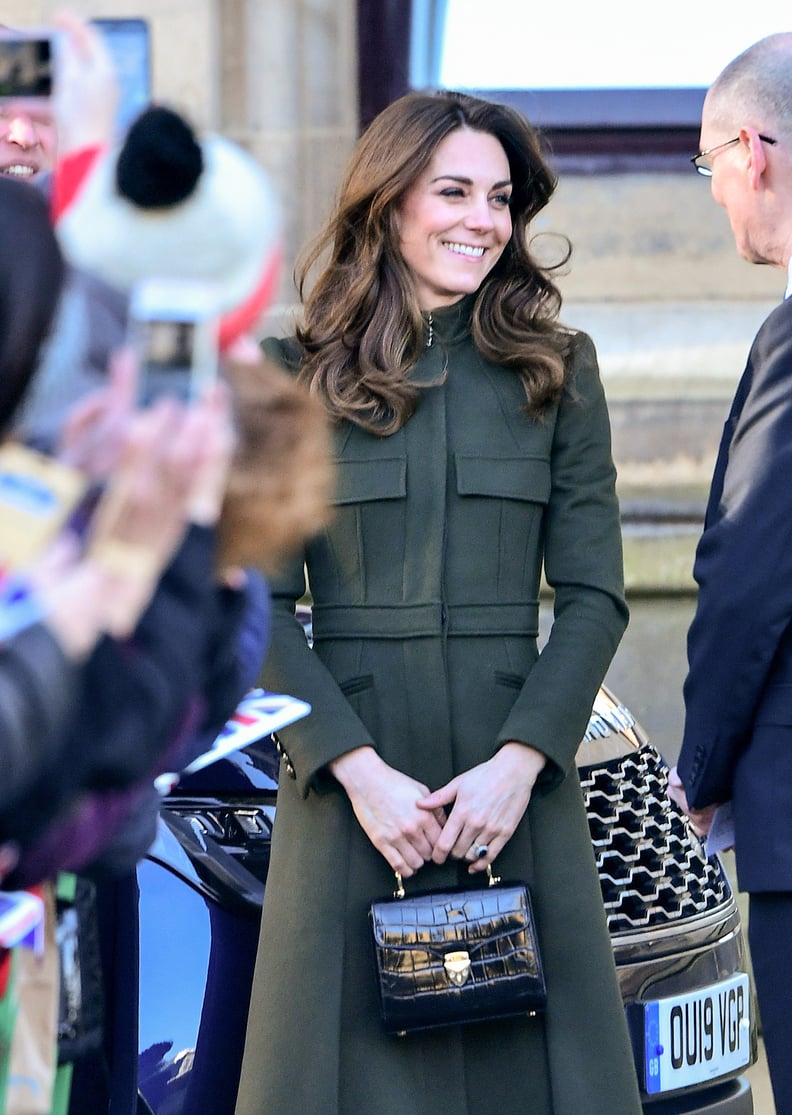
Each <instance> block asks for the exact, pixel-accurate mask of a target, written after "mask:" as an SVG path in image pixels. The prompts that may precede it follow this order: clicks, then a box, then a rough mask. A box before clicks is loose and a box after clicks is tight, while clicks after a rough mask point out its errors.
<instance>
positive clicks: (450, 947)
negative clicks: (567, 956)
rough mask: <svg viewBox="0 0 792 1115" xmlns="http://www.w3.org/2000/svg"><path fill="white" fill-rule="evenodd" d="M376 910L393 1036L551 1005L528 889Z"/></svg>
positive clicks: (389, 904) (417, 898) (416, 899)
mask: <svg viewBox="0 0 792 1115" xmlns="http://www.w3.org/2000/svg"><path fill="white" fill-rule="evenodd" d="M487 871H488V875H489V885H488V886H487V887H480V888H477V889H469V888H466V887H450V888H448V889H447V890H439V891H423V892H420V893H417V894H414V895H409V896H408V895H406V894H405V891H404V887H403V885H402V880H401V876H400V875H398V873H397V875H396V882H397V890H396V891H395V892H394V895H393V898H386V899H380V900H377V901H375V902H372V903H371V906H370V909H369V921H370V923H371V930H372V934H373V938H374V955H375V960H376V969H377V979H378V984H379V995H380V1003H381V1007H382V1022H383V1025H384V1027H385V1030H386V1032H387V1033H389V1034H397V1035H399V1036H403V1035H404V1034H407V1033H408V1032H410V1031H412V1030H425V1029H428V1028H430V1027H435V1026H455V1025H460V1024H461V1023H466V1022H484V1021H487V1020H490V1019H495V1018H508V1017H510V1016H512V1015H533V1014H536V1013H537V1012H538V1011H542V1010H543V1009H544V1006H545V1002H546V998H547V996H546V992H545V981H544V975H543V972H542V964H541V959H540V956H539V948H538V945H537V939H536V928H535V925H534V919H533V913H532V910H531V901H530V896H529V894H528V888H527V887H526V886H525V885H524V884H523V883H502V882H501V881H500V879H498V878H496V877H495V876H493V874H492V872H491V871H490V870H489V868H488V869H487Z"/></svg>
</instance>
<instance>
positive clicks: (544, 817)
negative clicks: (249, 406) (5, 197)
mask: <svg viewBox="0 0 792 1115" xmlns="http://www.w3.org/2000/svg"><path fill="white" fill-rule="evenodd" d="M554 186H555V181H554V177H553V175H552V174H551V172H550V171H549V169H548V167H547V165H546V163H545V161H544V159H543V158H542V155H541V151H540V147H539V142H538V139H537V136H536V133H535V131H534V129H533V128H532V127H531V126H530V125H529V124H528V122H527V121H526V120H525V119H524V118H523V117H522V116H520V115H519V114H518V113H517V112H515V111H513V110H512V109H509V108H505V107H503V106H500V105H495V104H492V103H489V102H487V101H483V100H481V99H479V98H474V97H468V96H465V95H463V94H454V93H441V94H437V95H424V94H417V93H416V94H411V95H408V96H406V97H403V98H401V99H400V100H397V101H396V102H394V103H393V104H391V105H390V106H389V107H388V108H386V109H385V110H384V111H383V112H382V113H381V114H380V115H379V116H378V117H377V118H376V119H375V120H374V121H373V122H372V124H371V125H370V126H369V128H368V129H367V131H366V132H365V133H364V135H363V136H362V138H361V140H360V141H359V143H358V146H357V148H356V150H355V152H354V153H353V156H352V159H351V162H350V164H349V167H348V169H347V173H346V177H345V179H344V182H343V184H342V187H341V190H340V194H339V200H338V204H337V208H336V211H335V213H334V214H333V216H332V218H331V220H330V222H329V224H328V226H327V228H326V229H325V230H324V232H323V234H322V235H321V236H320V238H319V240H318V242H317V243H316V244H315V245H314V247H313V248H312V250H311V251H310V253H309V254H308V257H307V259H306V261H305V264H304V266H303V270H302V272H301V279H302V281H301V290H302V292H303V295H304V313H303V320H302V322H301V325H300V327H299V330H298V333H297V336H296V337H295V338H291V339H290V340H286V341H276V340H274V339H271V340H269V341H267V342H265V349H266V351H267V353H268V354H269V355H271V356H272V357H274V358H275V359H277V360H279V361H280V362H281V363H282V364H284V365H285V366H286V367H287V368H289V369H291V370H292V372H293V373H294V374H295V375H296V376H298V377H299V378H301V379H302V380H303V381H304V382H306V383H307V384H308V385H309V386H310V389H311V391H312V393H313V394H314V395H315V396H317V397H319V398H320V399H321V400H322V401H323V402H324V404H325V407H326V409H327V410H328V412H329V413H330V414H331V415H332V417H333V419H334V420H335V457H336V486H335V504H336V508H335V514H334V516H333V517H332V519H331V521H330V523H329V525H328V527H327V529H326V530H325V532H324V533H323V534H322V535H320V536H318V537H317V538H316V539H315V540H313V541H311V542H310V543H309V544H308V546H307V547H306V548H305V550H304V552H302V553H300V554H298V555H297V557H296V559H295V560H294V561H293V562H292V563H291V564H290V565H289V566H288V567H287V568H286V569H284V571H283V575H282V576H281V577H279V578H277V579H276V580H275V581H274V582H273V585H272V588H273V632H272V643H271V649H270V654H269V657H268V660H267V663H266V665H265V671H264V675H263V677H264V684H265V685H266V686H267V688H269V689H272V690H275V691H278V692H288V693H292V694H294V695H295V696H299V697H300V698H301V699H304V700H306V701H307V702H308V703H309V704H310V705H311V708H312V710H313V711H312V713H311V715H310V716H308V717H306V718H305V720H303V721H302V722H301V724H300V725H299V726H298V725H295V726H293V727H290V728H286V729H284V730H283V732H282V733H279V738H280V751H281V758H282V766H281V774H282V777H281V779H280V784H279V790H278V811H277V819H276V821H275V827H274V835H273V843H272V858H271V866H270V871H269V875H268V881H267V899H266V902H265V904H264V911H263V918H262V930H261V932H262V938H261V940H262V947H261V948H260V950H259V957H258V962H257V972H256V978H255V981H254V985H253V991H252V997H251V1013H250V1020H249V1025H248V1034H247V1044H246V1050H245V1060H244V1065H243V1072H242V1078H241V1083H240V1093H239V1102H238V1107H237V1115H264V1113H265V1112H271V1111H300V1112H301V1113H303V1115H361V1113H362V1112H374V1111H376V1112H377V1115H434V1113H435V1112H436V1111H438V1110H443V1111H446V1110H453V1111H454V1112H456V1115H485V1113H488V1112H492V1111H497V1112H498V1115H517V1113H518V1112H519V1113H522V1112H524V1111H525V1104H526V1098H525V1097H526V1095H529V1096H530V1105H531V1111H532V1112H533V1115H549V1113H550V1112H553V1111H554V1112H586V1115H613V1112H619V1115H637V1113H638V1112H639V1111H640V1102H639V1098H638V1091H637V1086H636V1080H635V1072H634V1069H633V1061H632V1054H631V1050H630V1044H629V1040H628V1036H627V1031H626V1025H625V1018H624V1012H623V1009H622V1002H621V997H620V995H619V991H618V986H617V982H616V976H615V970H614V964H613V955H612V951H611V948H610V943H609V938H608V933H607V929H606V925H605V917H604V911H603V906H602V899H601V894H600V889H599V883H598V879H597V874H596V870H595V868H594V864H593V861H592V856H591V843H590V839H589V834H588V826H587V823H586V816H585V810H584V808H583V802H582V798H581V792H580V785H579V782H578V780H577V778H575V777H574V774H573V775H572V776H571V777H568V776H567V772H568V771H570V770H574V766H573V758H574V754H575V752H576V750H577V747H578V743H579V741H580V738H581V736H582V734H583V732H584V730H585V727H586V724H587V723H588V718H589V714H590V712H591V707H592V703H593V701H594V697H595V695H596V692H597V688H598V686H599V684H600V682H601V681H602V678H603V676H604V674H605V671H606V669H607V667H608V665H609V663H610V660H611V657H612V655H613V653H614V651H615V649H616V646H617V644H618V642H619V639H620V637H621V634H622V631H623V629H624V625H625V623H626V607H625V604H624V598H623V585H622V568H621V546H620V532H619V513H618V507H617V503H616V496H615V490H614V480H615V472H614V468H613V463H612V460H611V453H610V432H609V426H608V417H607V412H606V409H605V401H604V396H603V392H602V387H601V384H600V381H599V376H598V372H597V364H596V357H595V354H594V348H593V345H592V344H591V341H590V340H589V339H588V338H587V337H585V336H584V335H583V334H580V333H576V332H574V331H572V330H569V329H567V328H564V327H562V326H561V325H560V323H559V322H558V313H559V309H560V296H559V293H558V291H557V289H556V287H555V284H554V282H553V278H552V273H551V271H549V270H548V269H547V268H546V267H544V266H542V265H541V264H540V263H539V262H538V261H537V260H536V259H534V257H533V255H532V252H531V247H530V224H531V220H532V219H533V217H535V216H536V214H537V213H539V212H540V211H541V210H542V209H543V208H544V206H545V205H546V203H547V202H548V200H549V199H550V197H551V195H552V193H553V189H554ZM315 264H316V265H319V266H320V269H319V273H318V275H317V277H316V280H315V282H314V283H313V285H312V286H311V288H310V290H309V289H308V278H309V274H310V273H311V271H312V269H313V265H315ZM543 569H544V572H545V575H546V577H547V580H548V582H549V583H550V584H551V585H553V587H554V588H555V591H556V605H555V619H554V623H553V627H552V630H551V633H550V637H549V639H548V640H547V642H546V644H545V646H544V648H543V650H542V651H541V653H540V652H539V648H538V645H537V632H538V615H537V613H538V596H539V587H540V581H541V575H542V570H543ZM306 570H307V575H308V583H309V586H310V591H311V594H312V597H313V636H314V638H313V647H309V646H308V645H307V643H306V640H305V637H304V634H303V631H302V627H301V625H300V623H299V622H298V620H297V618H296V616H295V605H296V602H297V601H298V600H299V599H300V598H301V597H302V596H303V595H304V593H305V591H306V587H308V586H307V585H306V577H305V573H306ZM493 862H495V863H496V866H497V870H498V872H499V873H501V871H502V873H503V875H504V877H506V878H510V879H517V880H521V881H523V882H525V883H526V884H527V886H528V887H529V888H530V890H531V892H532V899H533V905H534V911H535V916H536V921H537V926H538V932H539V939H540V947H541V951H542V954H543V963H544V969H545V976H546V980H547V988H548V1002H547V1014H546V1016H544V1017H542V1016H540V1015H534V1016H533V1017H528V1016H525V1015H523V1016H521V1017H519V1018H516V1019H515V1018H511V1019H509V1020H504V1019H497V1020H496V1019H494V1018H490V1019H489V1020H488V1021H486V1022H483V1023H474V1024H469V1025H465V1026H448V1027H446V1028H444V1029H438V1030H428V1031H424V1032H421V1033H414V1034H411V1035H410V1036H409V1037H408V1038H405V1039H403V1040H401V1039H399V1038H397V1037H391V1036H389V1035H388V1034H387V1033H386V1032H385V1030H384V1028H383V1020H382V1017H381V1014H380V1006H379V1002H378V992H377V982H376V974H375V969H374V963H373V958H372V947H371V940H370V937H369V930H368V924H367V919H366V911H367V909H368V907H369V904H370V903H371V901H372V900H373V899H376V898H379V897H381V896H382V895H383V894H385V893H387V891H388V890H389V889H391V888H392V885H393V883H392V880H393V875H392V872H393V871H396V872H398V873H399V874H400V875H401V876H402V878H403V879H406V880H411V879H412V877H413V876H415V875H416V874H417V875H418V879H417V886H419V887H420V888H421V889H425V888H430V889H432V890H439V889H443V890H445V889H447V888H448V887H459V886H461V887H463V888H465V887H468V886H470V885H472V884H474V883H475V882H476V881H477V880H478V882H479V886H480V883H481V879H482V874H481V873H482V872H485V871H486V870H487V869H488V868H492V865H493ZM411 885H412V884H411V883H408V892H409V887H410V886H411ZM461 901H462V900H461ZM273 941H275V942H277V947H276V948H273V947H272V942H273ZM451 947H452V948H456V947H457V946H451ZM330 1051H332V1052H330Z"/></svg>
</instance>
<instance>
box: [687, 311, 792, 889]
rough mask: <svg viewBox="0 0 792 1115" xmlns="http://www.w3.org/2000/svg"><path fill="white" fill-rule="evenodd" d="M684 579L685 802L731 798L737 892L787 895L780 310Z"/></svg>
mask: <svg viewBox="0 0 792 1115" xmlns="http://www.w3.org/2000/svg"><path fill="white" fill-rule="evenodd" d="M694 575H695V578H696V581H697V582H698V585H699V595H698V604H697V608H696V614H695V617H694V620H693V623H692V625H691V627H690V631H689V633H688V663H689V672H688V676H687V680H686V682H685V713H686V715H685V731H684V737H683V743H682V750H681V753H680V757H679V764H678V766H679V773H680V775H681V777H682V780H683V782H684V784H685V788H686V791H687V796H688V801H689V803H690V804H691V805H692V806H695V807H701V806H704V805H708V804H711V803H712V802H724V801H728V800H729V799H731V800H732V801H733V806H734V821H735V852H736V858H737V873H738V878H739V883H740V887H741V889H743V890H748V891H767V890H789V889H792V300H789V301H786V302H783V303H782V304H781V305H780V306H778V307H776V309H775V310H774V311H773V312H772V313H771V314H770V316H769V317H768V318H767V320H766V321H765V322H764V324H763V325H762V327H761V329H760V330H759V333H758V334H757V336H756V339H755V341H754V343H753V346H752V348H751V351H750V354H749V357H748V364H747V367H746V369H745V372H744V374H743V378H742V380H741V382H740V385H739V387H738V389H737V393H736V395H735V399H734V403H733V405H732V409H731V413H730V414H729V417H728V419H727V422H726V426H725V429H724V433H723V439H722V442H721V447H720V453H719V455H718V460H717V463H716V466H715V473H714V476H713V481H712V489H711V492H710V499H709V505H708V508H707V516H706V520H705V524H704V532H703V534H702V537H701V540H700V542H699V546H698V550H697V554H696V562H695V568H694Z"/></svg>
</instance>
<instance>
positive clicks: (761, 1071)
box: [746, 1042, 775, 1115]
mask: <svg viewBox="0 0 792 1115" xmlns="http://www.w3.org/2000/svg"><path fill="white" fill-rule="evenodd" d="M746 1076H747V1077H748V1079H749V1080H750V1082H751V1091H752V1092H753V1101H754V1115H775V1104H774V1103H773V1092H772V1089H771V1087H770V1077H769V1076H768V1075H767V1062H766V1060H765V1055H764V1045H763V1044H762V1043H761V1042H759V1060H758V1061H757V1062H756V1064H755V1065H752V1066H751V1068H750V1069H749V1070H748V1072H747V1073H746Z"/></svg>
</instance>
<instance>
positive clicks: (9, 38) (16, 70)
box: [0, 28, 56, 101]
mask: <svg viewBox="0 0 792 1115" xmlns="http://www.w3.org/2000/svg"><path fill="white" fill-rule="evenodd" d="M55 55H56V34H55V32H53V31H52V30H51V29H48V28H36V29H28V30H25V31H14V30H11V29H10V28H0V100H22V99H24V100H36V101H40V100H47V99H48V98H49V97H51V96H52V86H53V82H54V74H55Z"/></svg>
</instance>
